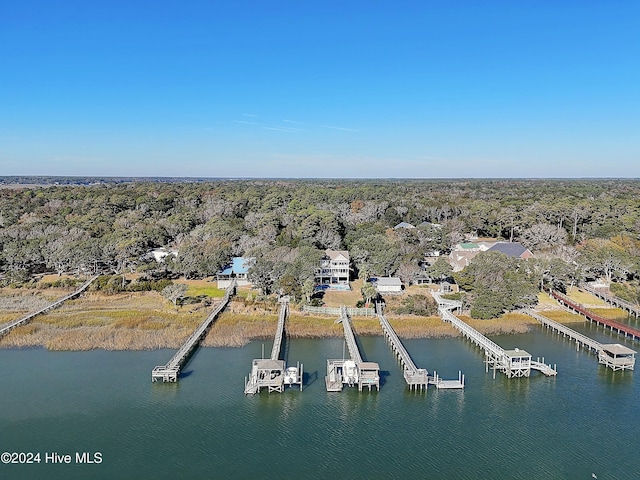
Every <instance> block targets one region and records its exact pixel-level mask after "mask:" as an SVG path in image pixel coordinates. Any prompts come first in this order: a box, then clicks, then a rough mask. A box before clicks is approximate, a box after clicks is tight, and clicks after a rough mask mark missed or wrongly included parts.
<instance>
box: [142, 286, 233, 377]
mask: <svg viewBox="0 0 640 480" xmlns="http://www.w3.org/2000/svg"><path fill="white" fill-rule="evenodd" d="M235 291H236V283H235V280H234V281H233V282H232V283H231V285H229V287H228V288H227V291H226V293H225V295H224V298H223V299H222V302H220V303H219V304H218V305H217V306H216V307H215V308H214V310H213V311H212V312H211V314H210V315H209V316H208V317H207V318H206V319H205V320H204V321H203V322H202V323H201V324H200V326H199V327H198V328H197V329H196V330H195V332H193V333H192V334H191V336H190V337H189V338H187V340H186V341H185V342H184V344H183V345H182V347H180V349H179V350H178V351H177V352H176V353H175V355H174V356H173V357H172V358H171V360H169V362H168V363H167V364H166V365H158V366H156V367H154V369H153V370H152V371H151V381H152V382H158V381H162V382H177V381H178V375H179V374H180V369H181V368H182V367H183V366H184V364H185V363H186V362H187V360H188V359H189V357H190V354H191V352H192V351H193V350H194V349H195V348H196V347H197V346H198V345H199V344H200V340H202V337H204V335H205V333H206V332H207V330H208V329H209V327H210V326H211V324H212V323H213V321H214V320H215V319H216V318H218V315H219V314H220V312H222V310H224V308H225V307H226V306H227V305H228V304H229V300H230V299H231V297H232V296H233V295H234V294H235Z"/></svg>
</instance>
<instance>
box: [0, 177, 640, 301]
mask: <svg viewBox="0 0 640 480" xmlns="http://www.w3.org/2000/svg"><path fill="white" fill-rule="evenodd" d="M15 180H16V179H15V178H14V179H7V178H4V179H2V180H1V181H0V183H4V184H5V187H4V188H2V189H0V276H1V280H0V281H2V282H3V284H11V283H20V282H25V281H28V280H29V279H30V278H32V277H33V275H36V274H39V273H43V272H57V273H60V274H61V273H69V272H76V273H77V272H93V271H96V270H107V271H111V272H112V273H116V274H121V273H123V272H129V271H138V272H144V273H146V274H147V275H148V276H150V277H154V278H159V277H171V276H177V275H184V276H185V277H187V278H202V277H206V276H210V275H213V274H215V273H216V272H217V271H219V270H220V269H221V268H222V267H223V266H224V265H225V264H226V263H227V262H228V261H229V259H230V258H231V257H232V256H251V257H254V258H256V263H255V265H254V267H253V268H252V272H251V275H252V278H253V279H254V281H255V282H256V283H257V284H258V286H259V287H260V288H262V289H263V290H264V291H265V292H272V291H276V290H280V291H283V292H287V293H295V294H297V295H298V296H299V297H300V298H302V297H305V296H308V294H309V289H310V287H309V283H308V280H309V279H310V278H312V277H313V269H314V268H315V265H316V264H317V261H318V259H319V258H320V256H321V254H322V251H323V250H325V249H327V248H329V249H346V250H349V252H350V254H351V258H352V263H353V267H354V276H360V277H362V278H368V277H369V276H373V275H384V276H387V275H398V276H400V277H401V278H402V280H403V281H404V282H410V281H411V280H412V279H413V278H414V277H415V275H416V273H418V272H419V271H420V269H421V262H422V260H423V258H424V255H425V252H428V251H433V250H436V251H440V252H442V254H447V253H448V252H449V251H450V249H451V248H452V247H453V246H454V245H455V244H456V243H458V242H460V241H462V240H463V239H464V234H465V233H473V234H475V235H477V236H479V237H483V236H487V237H495V238H500V239H505V240H513V241H520V242H521V243H523V244H524V245H525V246H527V247H528V248H530V249H531V250H532V251H534V253H535V254H536V257H537V259H538V260H537V263H536V266H535V267H534V266H533V264H534V262H531V263H530V264H529V267H527V268H526V269H525V268H524V267H518V268H515V267H514V268H515V270H514V269H511V270H510V271H511V272H513V271H521V272H524V271H525V270H526V271H527V272H528V273H527V275H529V276H530V278H531V281H532V282H533V280H534V279H535V283H534V285H538V284H539V282H551V283H555V284H556V285H557V286H558V287H560V288H562V287H563V286H564V285H567V284H570V283H571V282H576V281H579V280H581V279H584V278H587V277H590V278H596V277H603V278H606V279H607V280H609V281H615V280H625V281H632V282H633V281H635V280H637V276H638V268H639V262H638V259H639V258H640V256H639V255H638V253H639V252H640V243H639V240H640V200H639V199H640V195H639V194H640V181H635V180H405V181H399V180H398V181H382V180H361V181H355V180H342V181H338V180H239V181H231V180H215V181H205V180H198V181H186V180H179V179H158V180H157V181H149V180H147V181H138V180H131V181H130V179H120V180H118V179H82V184H81V185H77V184H73V182H72V181H71V180H69V179H68V180H67V181H66V182H65V183H64V184H55V183H56V182H53V181H52V179H48V180H47V181H46V182H44V181H40V183H43V184H42V185H39V186H21V185H19V184H16V183H15ZM19 180H20V181H21V182H23V183H38V180H39V179H37V178H36V179H34V178H20V179H19ZM40 180H42V179H40ZM125 180H126V181H125ZM58 183H60V182H58ZM402 221H405V222H409V223H412V224H413V225H415V226H417V228H415V229H402V228H400V229H394V228H393V227H394V226H395V225H396V224H398V223H400V222H402ZM158 247H169V249H173V250H175V251H177V252H178V254H177V256H171V255H170V256H168V257H166V260H165V262H163V263H162V264H160V265H159V264H157V263H156V262H155V260H153V259H152V258H150V257H149V256H148V253H149V252H150V251H151V250H153V249H154V248H158ZM483 261H484V260H483ZM480 262H481V261H480V260H478V262H477V263H478V265H476V266H475V267H473V268H471V269H470V270H469V271H470V272H474V269H487V268H491V267H490V266H489V267H487V266H486V265H481V264H480ZM484 262H485V263H486V261H484ZM496 263H502V264H505V265H506V263H505V262H504V261H502V260H501V261H500V262H498V261H497V260H496V259H493V260H492V261H491V262H489V264H490V265H494V266H495V264H496ZM446 270H447V269H446V266H443V264H442V262H440V263H439V264H437V265H434V266H432V267H431V271H430V273H431V274H433V275H434V276H436V277H437V276H438V275H440V276H443V275H449V274H450V272H447V271H446ZM468 275H471V274H468ZM505 275H506V273H505ZM505 275H503V276H502V277H500V278H502V279H504V278H505ZM509 275H512V273H510V274H509ZM509 275H507V277H508V276H509ZM473 276H474V280H473V282H476V281H477V280H475V279H477V278H484V277H486V275H483V274H481V273H480V272H477V271H476V272H474V273H473ZM459 280H460V283H461V284H463V285H465V288H468V291H469V293H470V295H469V298H470V299H472V300H473V301H474V302H476V303H477V302H480V303H482V302H484V303H486V304H489V305H491V304H492V303H493V302H492V301H490V299H489V300H487V299H484V300H482V301H480V300H478V292H479V291H485V290H486V288H485V287H483V286H482V285H480V284H475V285H474V284H472V283H473V282H471V280H469V279H467V280H466V282H465V279H464V278H460V279H459ZM305 284H306V285H305ZM496 288H498V287H496ZM501 288H504V286H503V287H501ZM516 290H517V288H516ZM472 292H476V293H472ZM503 293H504V292H502V291H499V290H497V291H496V292H494V297H495V298H500V297H504V295H503ZM523 296H524V297H527V296H530V295H529V293H527V292H525V293H523Z"/></svg>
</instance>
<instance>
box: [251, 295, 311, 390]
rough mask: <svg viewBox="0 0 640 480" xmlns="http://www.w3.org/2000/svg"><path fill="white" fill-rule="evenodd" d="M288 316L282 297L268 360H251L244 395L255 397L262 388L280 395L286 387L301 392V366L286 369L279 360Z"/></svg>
mask: <svg viewBox="0 0 640 480" xmlns="http://www.w3.org/2000/svg"><path fill="white" fill-rule="evenodd" d="M288 314H289V297H283V298H281V299H280V311H279V314H278V326H277V328H276V334H275V337H274V339H273V346H272V347H271V357H270V358H269V359H264V358H255V359H253V361H252V362H251V372H250V373H249V377H248V378H247V377H245V382H244V393H245V395H255V394H256V393H259V392H260V390H261V389H262V388H266V389H268V391H269V392H279V393H282V392H283V391H284V388H285V386H287V385H300V391H302V378H303V366H302V364H298V365H297V366H295V367H288V368H287V367H286V364H285V361H284V360H280V353H281V350H282V339H283V338H284V324H285V322H286V320H287V316H288Z"/></svg>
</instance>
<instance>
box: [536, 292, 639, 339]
mask: <svg viewBox="0 0 640 480" xmlns="http://www.w3.org/2000/svg"><path fill="white" fill-rule="evenodd" d="M547 292H548V293H549V295H551V296H552V297H553V298H555V299H556V300H557V301H558V302H560V303H561V304H562V305H564V306H565V307H566V308H568V309H569V310H572V311H574V312H576V313H579V314H581V315H583V316H584V317H585V318H586V319H587V320H589V321H590V322H592V323H595V324H597V325H602V326H603V327H608V328H610V329H611V331H612V332H613V331H616V332H618V334H620V335H621V334H623V333H624V336H625V337H627V336H630V337H631V338H633V339H634V340H638V341H640V330H638V329H637V328H633V327H631V326H629V325H625V324H624V323H620V322H617V321H615V320H610V319H608V318H604V317H602V316H600V315H596V314H595V313H593V312H590V311H589V310H588V309H587V308H585V307H584V306H582V305H580V304H579V303H576V302H574V301H573V300H571V299H570V298H569V297H567V296H566V295H563V294H562V293H560V292H557V291H555V290H547Z"/></svg>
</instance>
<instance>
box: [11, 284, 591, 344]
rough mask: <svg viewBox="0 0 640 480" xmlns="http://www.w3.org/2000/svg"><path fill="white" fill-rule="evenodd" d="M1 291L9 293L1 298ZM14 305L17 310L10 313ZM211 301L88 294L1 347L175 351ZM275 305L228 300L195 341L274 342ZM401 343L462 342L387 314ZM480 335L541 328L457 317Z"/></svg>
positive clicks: (430, 320) (524, 319)
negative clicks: (177, 304)
mask: <svg viewBox="0 0 640 480" xmlns="http://www.w3.org/2000/svg"><path fill="white" fill-rule="evenodd" d="M61 291H62V290H58V289H56V290H55V291H54V290H53V289H52V290H40V291H35V292H34V291H33V290H31V291H24V290H23V291H15V292H11V293H12V294H13V295H12V296H11V297H4V299H5V301H6V302H7V304H6V305H5V311H3V312H2V320H3V321H7V320H11V317H14V318H19V317H20V315H23V314H24V313H23V311H24V309H25V307H24V305H25V302H23V300H24V299H25V298H26V299H35V300H37V301H44V300H45V299H46V300H48V299H49V298H50V297H52V296H53V297H55V296H56V295H57V294H58V293H60V292H61ZM2 293H6V292H2ZM11 302H13V303H14V304H15V305H17V307H16V308H15V309H7V308H6V307H7V306H8V305H9V303H11ZM215 303H216V299H215V298H212V299H206V300H204V301H201V302H199V303H193V304H186V305H183V306H181V307H178V308H176V307H174V306H173V305H172V304H171V303H170V302H169V301H168V300H166V299H165V298H163V297H162V296H161V295H160V294H159V293H157V292H128V293H120V294H115V295H105V294H103V293H99V292H87V293H85V294H83V295H82V296H81V297H79V298H77V299H75V300H73V301H71V302H68V303H65V304H64V305H62V306H60V307H59V308H58V309H56V310H52V311H50V312H48V313H47V314H45V315H41V316H38V317H36V318H34V319H33V320H32V321H31V322H29V323H28V324H26V325H23V326H21V327H17V328H15V329H14V330H12V331H11V332H9V333H8V334H7V335H5V336H4V337H2V338H0V348H2V349H13V348H45V349H47V350H52V351H87V350H106V351H111V350H113V351H124V350H132V351H142V350H158V349H178V348H180V347H181V346H182V344H183V343H184V341H185V340H186V339H187V338H188V337H189V336H190V335H191V334H192V333H193V332H194V331H195V329H196V328H197V327H198V326H199V325H200V323H201V322H202V321H203V320H204V319H205V318H206V316H207V315H208V314H209V312H210V311H211V310H212V308H213V305H214V304H215ZM277 308H278V307H277V305H276V304H274V303H264V302H256V301H250V300H247V299H246V298H240V297H239V298H236V299H234V300H232V301H231V302H230V304H229V306H228V307H227V309H226V310H225V311H224V312H222V314H221V315H220V317H219V318H218V319H217V320H216V321H215V322H214V323H213V325H212V326H211V328H210V329H209V331H208V332H207V334H206V335H205V336H204V338H203V339H202V341H201V342H200V346H202V347H243V346H245V345H247V344H248V343H250V342H252V341H255V340H265V341H269V340H273V335H274V334H275V331H276V326H277V318H278V312H277ZM538 310H539V311H541V313H543V314H545V315H548V316H549V317H550V318H552V319H554V320H556V321H559V322H561V323H572V322H582V321H584V320H583V319H582V318H581V317H579V316H577V315H573V314H568V313H567V312H565V311H562V310H561V309H554V308H552V307H551V306H550V305H548V304H546V305H545V304H540V305H539V308H538ZM386 316H387V318H388V320H389V322H390V323H391V325H392V326H393V328H394V330H395V331H396V333H397V334H398V336H399V337H400V338H401V339H402V340H408V339H421V338H450V337H457V336H460V335H461V334H460V332H458V331H457V330H456V329H455V328H454V327H453V326H451V325H450V324H448V323H445V322H444V321H442V320H441V319H440V317H439V316H432V317H419V316H413V315H404V316H397V315H393V314H387V315H386ZM459 317H460V318H461V319H462V320H463V321H464V322H466V323H468V324H469V325H470V326H472V327H473V328H475V329H476V330H478V331H479V332H480V333H482V334H484V335H489V336H491V335H504V334H519V333H526V332H528V331H529V330H530V329H531V328H532V326H535V325H538V322H537V321H536V320H535V319H533V318H531V317H529V316H527V315H524V314H519V313H509V314H505V315H503V316H502V317H501V318H497V319H491V320H474V319H472V318H470V317H468V316H466V315H460V316H459ZM336 319H337V318H336V317H333V316H319V315H312V314H308V313H303V312H300V311H298V310H296V309H294V308H292V309H291V311H290V316H289V319H288V320H287V324H286V326H285V331H286V335H287V338H289V339H292V340H295V339H302V338H319V339H321V338H341V337H342V336H343V328H342V326H341V325H340V324H338V323H335V321H336ZM352 324H353V329H354V332H355V334H356V335H360V336H383V332H382V328H381V326H380V323H379V321H378V319H377V318H376V317H368V318H366V317H354V318H353V319H352Z"/></svg>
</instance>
